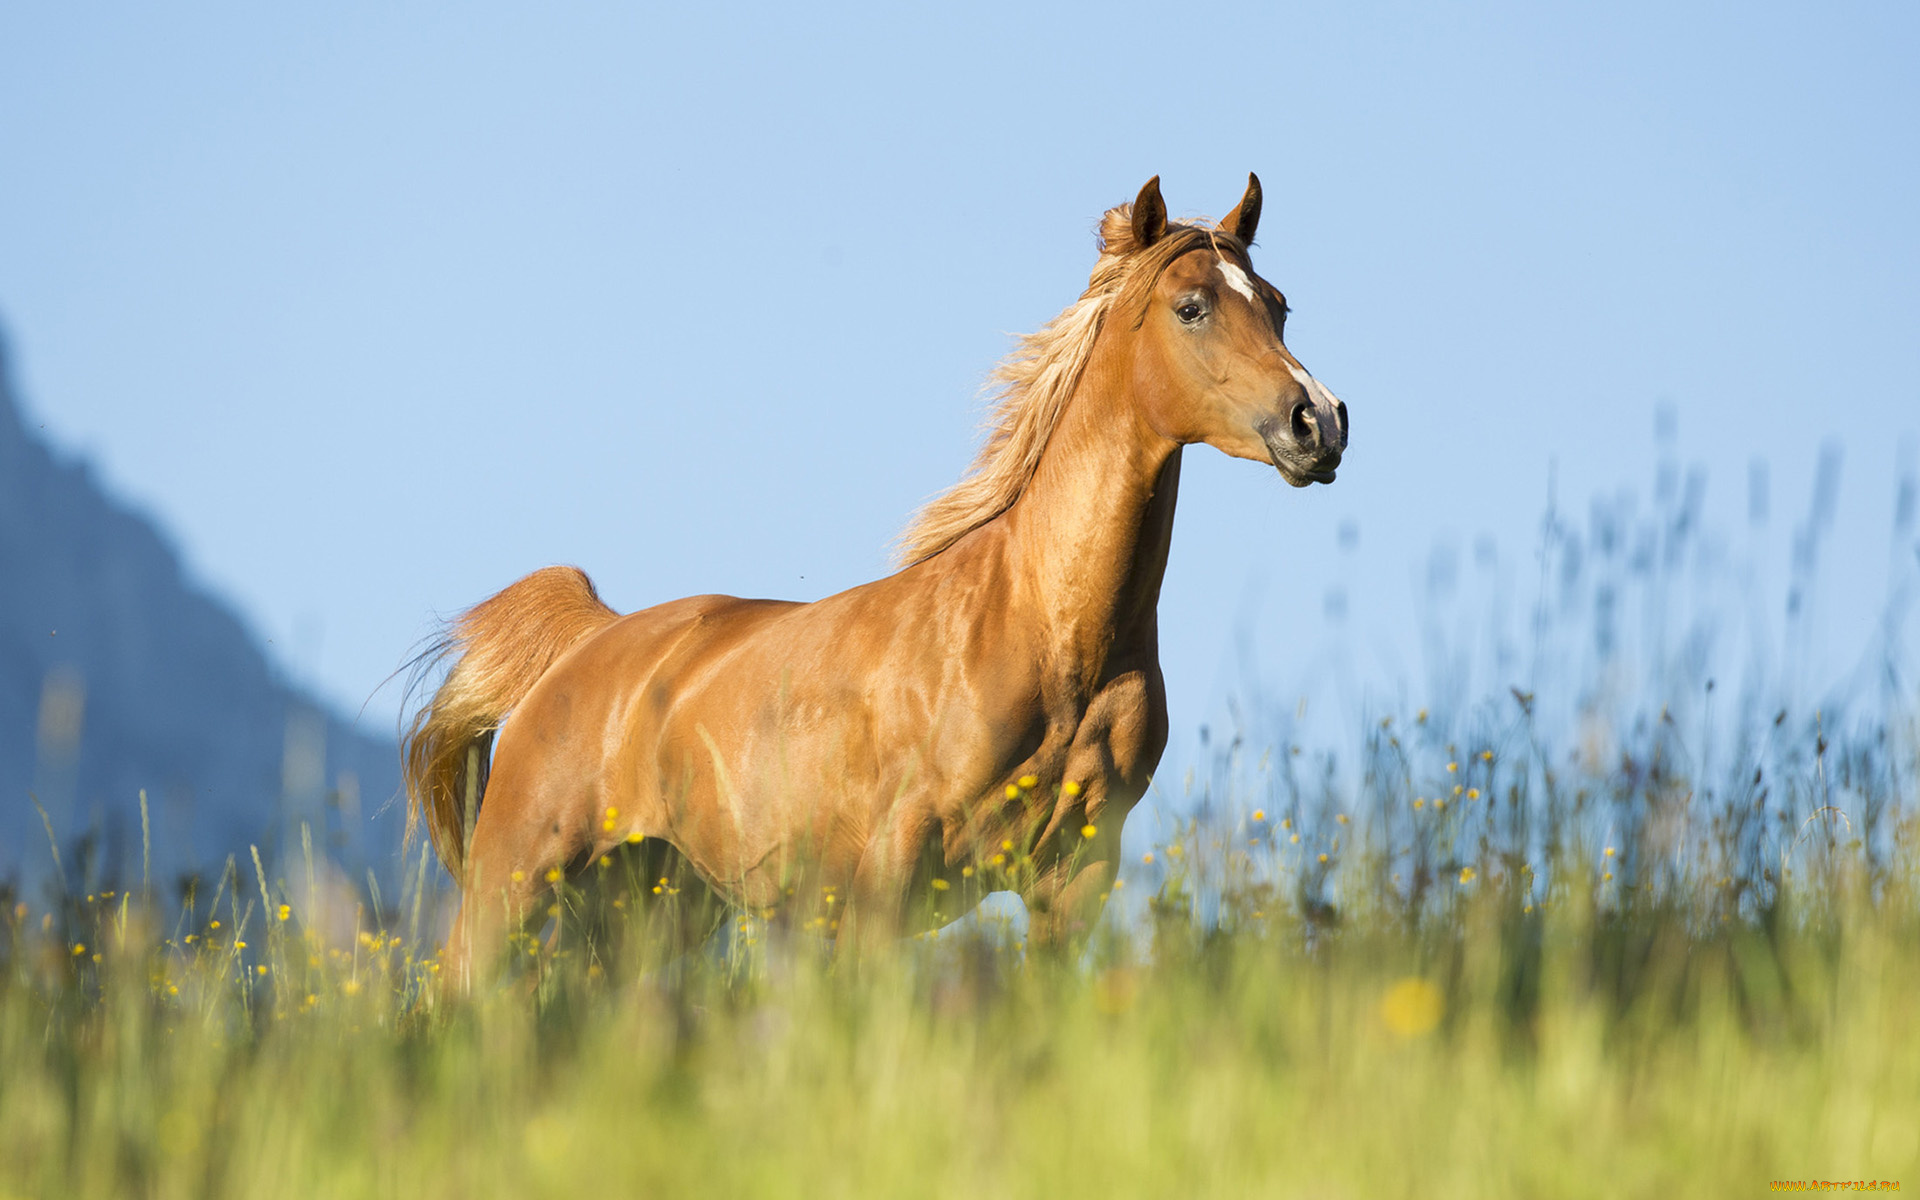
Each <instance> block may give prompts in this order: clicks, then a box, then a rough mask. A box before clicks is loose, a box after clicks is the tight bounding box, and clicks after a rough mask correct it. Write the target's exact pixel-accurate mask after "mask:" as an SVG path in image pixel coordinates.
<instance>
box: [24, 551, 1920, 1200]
mask: <svg viewBox="0 0 1920 1200" xmlns="http://www.w3.org/2000/svg"><path fill="white" fill-rule="evenodd" d="M1671 516H1672V514H1668V517H1669V518H1670V517H1671ZM1662 520H1665V521H1666V526H1665V527H1666V528H1668V529H1669V532H1670V533H1671V531H1672V529H1673V528H1675V525H1674V522H1673V521H1672V520H1670V519H1667V518H1659V517H1658V515H1657V514H1656V519H1655V520H1654V521H1653V522H1652V525H1653V527H1654V528H1655V529H1656V532H1658V530H1659V528H1661V521H1662ZM1556 536H1558V537H1560V538H1561V539H1562V540H1561V541H1560V542H1559V543H1557V544H1556V543H1555V540H1554V539H1555V537H1556ZM1571 536H1572V535H1570V534H1567V533H1566V532H1565V531H1562V533H1561V534H1559V535H1551V534H1550V536H1549V537H1548V539H1547V540H1548V547H1547V549H1546V551H1545V552H1544V560H1545V561H1546V563H1547V566H1548V567H1549V568H1551V570H1547V569H1543V572H1542V573H1543V577H1544V576H1547V575H1553V577H1554V578H1555V579H1556V580H1558V581H1559V582H1557V583H1556V584H1555V585H1554V587H1552V588H1550V589H1548V595H1547V597H1546V598H1545V599H1543V600H1542V607H1541V608H1540V610H1539V612H1538V613H1536V617H1535V620H1534V625H1533V632H1534V634H1535V635H1536V636H1535V641H1536V645H1537V646H1542V647H1546V648H1547V649H1546V650H1545V651H1540V652H1537V653H1536V655H1535V664H1534V668H1533V669H1530V670H1529V671H1528V672H1527V673H1526V675H1525V677H1526V678H1528V679H1529V680H1530V689H1522V688H1520V687H1518V686H1499V685H1495V684H1490V683H1486V684H1480V685H1475V687H1474V688H1469V689H1465V690H1462V689H1455V693H1454V695H1453V697H1452V698H1451V699H1450V700H1449V702H1448V703H1446V704H1444V705H1442V704H1438V703H1436V704H1435V705H1433V706H1432V707H1431V708H1421V707H1417V706H1413V705H1407V706H1404V707H1401V706H1393V707H1390V708H1388V709H1387V710H1385V711H1370V712H1366V713H1360V714H1353V715H1352V717H1351V720H1350V722H1349V725H1348V727H1347V729H1346V730H1345V733H1344V735H1343V736H1344V740H1342V741H1341V742H1340V743H1339V745H1337V746H1331V747H1329V746H1322V747H1317V748H1316V747H1315V746H1312V745H1306V746H1298V745H1293V744H1289V742H1288V740H1287V735H1286V731H1284V730H1281V731H1278V736H1277V737H1276V736H1275V734H1276V731H1275V730H1274V729H1271V728H1269V729H1266V730H1261V729H1253V730H1249V731H1246V733H1245V734H1244V736H1241V737H1236V738H1233V739H1231V740H1230V741H1229V740H1228V739H1225V738H1217V739H1215V742H1216V748H1215V750H1214V751H1213V755H1214V757H1213V759H1212V766H1211V768H1210V769H1203V770H1199V771H1197V772H1195V774H1194V775H1193V776H1192V777H1190V778H1189V780H1188V781H1187V782H1186V783H1185V784H1184V785H1183V786H1182V787H1180V788H1178V789H1170V790H1172V791H1174V792H1175V797H1174V799H1173V800H1171V801H1168V802H1166V803H1165V804H1164V805H1163V809H1164V811H1166V812H1170V813H1173V814H1176V816H1175V817H1174V819H1172V820H1171V821H1170V822H1168V823H1166V824H1165V825H1164V826H1163V829H1164V831H1165V836H1161V837H1158V838H1156V839H1153V841H1152V844H1151V845H1147V844H1145V842H1130V843H1129V845H1130V846H1133V847H1136V848H1135V849H1134V850H1133V852H1132V853H1131V856H1130V861H1129V863H1128V866H1127V869H1126V871H1125V873H1124V874H1123V876H1122V881H1121V885H1120V887H1119V888H1118V889H1116V894H1115V895H1114V896H1113V897H1112V904H1111V905H1110V911H1111V916H1110V917H1109V918H1108V919H1107V920H1106V921H1105V922H1104V923H1103V924H1102V926H1101V927H1100V929H1099V931H1098V933H1097V934H1096V936H1095V937H1094V938H1093V939H1092V942H1091V944H1089V945H1088V946H1087V947H1086V948H1085V950H1084V952H1083V953H1081V954H1078V955H1076V956H1070V957H1064V958H1056V957H1047V956H1042V955H1039V954H1034V953H1029V952H1028V950H1027V948H1026V947H1025V945H1024V944H1023V943H1022V941H1021V928H1020V922H1019V920H1018V917H1017V915H1015V914H1012V913H1011V911H1010V909H1009V908H1008V906H1005V905H999V906H993V905H990V906H989V911H988V912H987V913H986V914H985V915H982V916H979V917H975V918H972V919H969V920H967V921H964V922H961V923H960V924H957V925H954V926H949V927H948V928H947V929H945V930H943V931H941V932H940V933H939V934H937V935H930V936H926V937H921V938H917V939H912V940H909V941H905V942H903V943H901V944H900V945H899V947H898V948H897V950H896V951H895V952H893V953H891V954H885V955H881V956H878V957H873V958H863V959H861V960H859V961H853V960H850V959H836V958H835V957H834V955H833V953H832V950H831V947H830V945H829V944H828V943H827V942H826V941H825V940H824V938H823V937H822V936H821V934H820V933H819V932H818V931H815V930H806V929H788V928H783V927H780V926H778V925H769V924H768V923H766V922H765V921H763V920H761V919H759V918H758V917H757V916H756V915H754V914H736V913H726V914H716V919H717V921H718V923H719V924H720V926H721V928H720V929H719V931H718V932H717V933H716V935H715V937H714V938H713V939H712V940H711V941H710V942H708V943H707V944H705V945H704V946H703V947H701V948H699V949H697V950H696V951H694V952H692V953H682V952H680V950H679V948H678V947H676V946H675V945H674V944H673V943H672V942H671V941H670V940H669V939H668V938H667V937H666V936H665V935H664V934H663V933H662V932H661V927H662V926H664V925H666V924H668V923H669V922H666V921H663V920H662V919H661V918H663V917H670V916H672V915H674V910H675V908H676V906H678V905H679V904H681V903H682V899H681V897H680V896H679V894H678V892H677V890H676V889H675V888H674V887H673V886H672V881H671V880H661V879H657V878H648V877H647V874H646V873H645V872H643V871H642V870H641V869H640V864H641V862H642V861H643V857H642V856H641V855H639V854H633V855H629V856H627V857H619V856H616V857H614V858H610V859H608V860H606V861H605V862H604V864H603V865H602V866H600V867H599V868H598V869H596V870H595V871H593V872H591V874H590V877H589V878H588V879H586V880H585V881H584V885H583V886H582V887H579V888H569V889H567V890H566V892H565V894H564V897H563V905H562V908H561V911H560V912H559V914H558V916H557V918H556V920H555V929H556V933H555V935H554V936H553V937H552V938H551V939H541V938H537V937H532V936H528V937H525V938H523V939H521V941H520V942H519V943H518V944H517V945H516V949H515V953H514V959H515V965H514V967H513V968H512V970H511V971H510V973H509V976H508V978H507V979H505V980H504V981H503V982H502V983H501V984H500V986H498V987H497V988H493V989H489V990H487V991H485V992H484V993H482V994H480V995H478V996H476V997H475V998H473V999H471V1000H469V1001H464V1002H459V1003H449V1002H446V1001H444V1000H443V999H442V998H441V993H440V991H439V988H438V986H437V980H436V975H437V964H436V963H435V962H434V958H433V955H434V948H435V945H436V939H435V934H434V927H435V921H436V916H435V913H436V911H437V908H438V906H439V903H440V900H441V899H443V896H442V894H441V893H440V892H439V891H438V890H437V889H436V888H435V887H434V886H433V884H432V882H431V880H430V879H429V877H428V873H427V871H426V869H425V868H426V863H425V860H424V859H418V860H411V861H414V862H415V867H416V869H415V870H414V871H413V872H411V873H410V875H409V879H408V882H407V885H406V886H405V887H404V888H403V889H402V890H401V894H400V895H399V896H397V897H392V896H389V897H385V898H383V897H381V896H380V895H379V894H378V888H377V886H373V887H367V888H364V889H361V890H359V891H358V892H351V891H343V889H342V888H341V887H339V886H333V887H331V888H330V887H329V886H328V885H326V884H325V882H324V879H323V878H322V877H323V876H325V874H326V868H325V867H324V865H321V866H316V865H315V864H314V863H313V861H312V858H311V855H310V854H306V855H291V856H289V857H288V858H287V859H284V860H282V861H278V862H276V861H273V860H270V859H268V860H263V859H261V858H259V857H258V856H257V855H251V854H250V855H246V856H242V857H238V858H237V859H236V860H235V861H232V862H230V863H229V864H227V868H226V870H224V871H217V872H212V873H210V874H209V876H208V877H207V878H206V879H204V880H202V881H200V882H199V883H198V884H197V885H196V886H195V887H194V888H193V889H191V890H190V891H189V892H187V893H184V894H181V893H178V892H176V891H175V890H174V889H161V888H159V887H156V886H152V885H151V884H150V883H149V882H148V881H144V880H141V879H129V880H126V881H124V882H122V883H119V884H118V885H117V886H116V885H110V883H109V881H106V880H91V881H88V880H83V879H79V878H75V879H72V880H71V886H70V887H69V888H68V889H67V890H65V891H62V892H60V893H59V894H58V895H57V896H54V897H52V898H51V899H50V900H43V899H40V898H39V897H35V896H26V895H21V896H17V897H14V898H12V899H11V900H10V901H9V906H8V909H7V911H6V914H5V922H4V928H3V929H0V1198H6V1200H11V1198H12V1197H15V1196H19V1197H26V1196H36V1197H38V1196H107V1195H115V1196H119V1195H124V1196H139V1197H217V1196H243V1195H244V1196H275V1197H278V1196H362V1195H406V1196H410V1197H474V1196H492V1195H515V1196H556V1197H557V1196H574V1195H583V1194H605V1195H642V1194H649V1195H652V1194H658V1195H669V1196H672V1195H715V1196H796V1195H803V1196H978V1195H990V1196H1002V1195H1004V1196H1036V1197H1038V1196H1045V1197H1065V1196H1080V1195H1087V1196H1099V1195H1115V1194H1119V1195H1145V1196H1212V1195H1220V1196H1238V1195H1262V1196H1267V1195H1271V1196H1296V1195H1297V1196H1317V1197H1328V1196H1332V1197H1339V1196H1351V1197H1365V1196H1401V1195H1423V1196H1424V1195H1433V1196H1462V1197H1503V1196H1526V1197H1538V1196H1569V1197H1578V1196H1618V1195H1630V1196H1645V1195H1668V1194H1684V1195H1708V1196H1722V1195H1724V1196H1736V1195H1754V1194H1758V1193H1761V1192H1766V1191H1771V1190H1783V1188H1784V1189H1785V1190H1820V1189H1821V1188H1822V1187H1823V1186H1824V1185H1826V1184H1833V1183H1840V1184H1845V1185H1847V1186H1849V1187H1859V1186H1862V1185H1871V1186H1872V1187H1873V1188H1875V1189H1877V1190H1899V1189H1900V1187H1901V1185H1903V1184H1905V1185H1909V1186H1920V1003H1916V997H1920V894H1917V892H1916V882H1917V881H1920V872H1917V870H1916V869H1917V868H1920V722H1917V721H1916V717H1915V694H1914V690H1913V683H1912V681H1911V679H1910V678H1909V676H1908V675H1906V674H1905V673H1904V670H1903V663H1904V659H1903V657H1902V655H1901V653H1900V651H1899V649H1898V647H1897V646H1894V645H1891V644H1881V645H1878V646H1876V648H1875V649H1874V650H1873V651H1872V654H1873V656H1874V657H1873V658H1872V661H1871V662H1870V663H1869V664H1867V666H1868V669H1866V670H1864V671H1863V672H1861V673H1859V676H1858V678H1859V679H1860V680H1863V681H1864V682H1859V683H1857V684H1855V685H1852V686H1851V690H1849V691H1847V692H1846V693H1845V694H1843V695H1839V696H1837V697H1836V696H1835V695H1833V694H1831V693H1829V694H1826V695H1823V696H1822V697H1821V698H1820V700H1819V702H1818V703H1814V702H1812V701H1808V700H1806V699H1805V698H1803V697H1797V696H1795V695H1793V694H1792V685H1791V683H1790V682H1782V675H1783V674H1784V673H1783V672H1781V671H1777V670H1769V669H1765V668H1764V667H1751V668H1750V669H1747V670H1744V671H1743V672H1741V673H1739V674H1738V675H1737V676H1727V677H1725V678H1726V679H1727V680H1728V682H1725V683H1721V682H1716V678H1715V677H1714V675H1713V674H1712V672H1711V667H1712V665H1713V663H1714V662H1715V661H1716V659H1715V657H1714V655H1712V654H1709V653H1703V652H1701V650H1700V643H1699V640H1698V639H1697V638H1693V637H1691V636H1689V630H1690V629H1693V628H1695V627H1696V626H1697V627H1698V628H1709V629H1710V628H1713V627H1714V626H1713V622H1715V621H1717V620H1718V619H1719V618H1718V617H1717V616H1715V615H1714V614H1712V613H1704V614H1696V615H1695V617H1690V618H1688V621H1692V622H1694V624H1692V625H1690V624H1688V621H1681V622H1677V623H1670V622H1668V620H1667V617H1666V616H1665V615H1663V614H1668V613H1670V612H1671V611H1672V606H1671V605H1652V604H1648V603H1643V602H1644V601H1646V600H1647V598H1648V597H1656V596H1659V595H1662V594H1666V593H1667V592H1671V591H1673V590H1674V588H1673V586H1672V585H1673V579H1674V577H1675V572H1676V571H1678V568H1677V567H1676V568H1675V569H1674V570H1672V571H1666V572H1664V573H1663V570H1662V569H1661V568H1660V567H1659V566H1658V562H1659V561H1662V560H1661V559H1660V557H1659V555H1656V556H1655V559H1654V564H1653V565H1652V566H1650V567H1647V568H1646V569H1644V570H1642V569H1640V568H1639V567H1635V566H1633V565H1632V554H1631V545H1632V544H1633V541H1634V539H1633V538H1631V537H1628V538H1624V539H1622V540H1621V543H1620V544H1621V545H1622V546H1623V547H1627V548H1626V549H1622V550H1620V551H1619V557H1618V562H1617V563H1616V564H1615V565H1614V566H1609V563H1610V562H1612V561H1613V560H1612V559H1610V558H1609V555H1611V554H1613V553H1614V552H1613V551H1612V550H1609V549H1606V548H1605V547H1606V546H1607V545H1608V543H1607V540H1606V539H1604V538H1600V537H1597V536H1593V534H1592V531H1589V532H1588V533H1586V534H1583V535H1581V540H1580V545H1581V546H1583V547H1584V550H1583V551H1582V552H1580V553H1574V552H1573V550H1572V547H1573V543H1572V542H1570V541H1567V540H1566V539H1567V538H1569V537H1571ZM1673 536H1675V537H1679V538H1681V539H1682V540H1684V539H1686V538H1688V537H1691V536H1694V535H1692V534H1689V533H1687V532H1686V530H1685V529H1680V531H1679V532H1678V533H1676V534H1673ZM1659 544H1664V543H1659ZM1683 549H1684V547H1683ZM1689 553H1690V552H1688V553H1681V554H1678V555H1676V556H1674V557H1672V559H1671V561H1672V562H1673V563H1683V562H1685V561H1690V559H1689ZM1569 562H1573V563H1574V564H1575V565H1574V566H1573V567H1571V568H1569V567H1568V565H1567V564H1568V563H1569ZM1809 569H1811V568H1809ZM1569 581H1571V582H1569ZM1602 595H1607V596H1611V597H1614V599H1611V600H1609V601H1608V602H1607V603H1606V604H1605V605H1598V606H1596V603H1595V599H1596V597H1599V596H1602ZM1553 596H1558V597H1561V599H1560V600H1552V597H1553ZM1550 600H1551V603H1549V601H1550ZM1622 611H1625V612H1631V613H1636V614H1639V615H1638V616H1636V617H1635V618H1634V620H1633V621H1631V622H1627V623H1626V625H1624V626H1619V627H1614V626H1612V625H1609V626H1608V627H1607V628H1606V629H1605V630H1604V631H1603V635H1602V633H1597V632H1596V622H1598V621H1601V620H1602V619H1603V618H1604V620H1606V621H1608V622H1613V621H1615V620H1616V617H1615V616H1614V615H1605V614H1617V613H1619V612H1622ZM1889 627H1890V628H1895V627H1897V626H1896V625H1890V626H1889ZM1553 647H1559V650H1558V651H1557V652H1556V651H1554V650H1553ZM1789 649H1790V648H1789ZM1786 657H1788V658H1790V657H1791V655H1790V654H1789V655H1787V656H1786ZM1542 663H1544V664H1545V668H1544V669H1541V667H1540V664H1542ZM1623 663H1626V664H1628V665H1631V666H1632V667H1633V668H1634V670H1632V671H1631V672H1627V673H1625V674H1624V675H1623V673H1622V670H1621V667H1622V664H1623ZM1492 677H1493V674H1492V673H1489V678H1492ZM1621 678H1630V679H1631V680H1632V685H1631V686H1621V685H1619V683H1618V681H1619V680H1620V679H1621ZM1607 681H1613V682H1612V683H1607ZM1603 684H1605V686H1603ZM1728 695H1732V696H1734V697H1735V698H1734V699H1732V700H1724V701H1722V700H1720V698H1721V697H1725V696H1728ZM1263 737H1265V739H1266V743H1267V744H1263ZM1135 819H1136V820H1140V819H1142V818H1141V817H1136V818H1135ZM1021 869H1022V864H1021V863H1020V862H1019V861H1018V860H1017V859H1015V860H1013V861H1004V860H1003V861H998V862H995V861H988V862H983V863H980V864H977V869H975V870H973V871H972V872H971V873H970V874H966V875H964V876H963V877H959V878H956V879H955V880H954V881H953V886H952V893H953V900H954V902H955V903H959V902H961V901H966V900H971V899H972V898H973V896H974V895H975V894H979V893H985V892H991V891H994V890H996V884H997V882H999V881H1001V880H1002V879H1003V877H1004V876H1007V875H1017V873H1018V872H1019V871H1020V870H1021ZM343 896H344V897H345V898H344V899H343Z"/></svg>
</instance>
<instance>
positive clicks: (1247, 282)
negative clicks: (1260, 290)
mask: <svg viewBox="0 0 1920 1200" xmlns="http://www.w3.org/2000/svg"><path fill="white" fill-rule="evenodd" d="M1220 274H1221V275H1222V276H1224V277H1225V278H1226V281H1227V286H1228V287H1230V288H1232V289H1233V290H1234V291H1236V292H1239V293H1240V294H1241V295H1242V296H1245V297H1246V298H1247V303H1248V304H1253V303H1255V302H1256V301H1257V299H1258V298H1257V297H1256V296H1255V295H1254V293H1253V280H1251V279H1248V278H1247V273H1246V272H1245V271H1242V270H1241V269H1240V268H1239V267H1237V266H1235V265H1234V264H1233V263H1230V262H1228V261H1227V260H1226V259H1224V258H1223V259H1221V260H1220Z"/></svg>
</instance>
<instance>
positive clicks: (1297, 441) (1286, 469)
mask: <svg viewBox="0 0 1920 1200" xmlns="http://www.w3.org/2000/svg"><path fill="white" fill-rule="evenodd" d="M1254 430H1255V432H1257V433H1258V434H1259V435H1260V440H1261V441H1262V442H1264V443H1266V447H1267V455H1268V456H1269V457H1270V458H1272V459H1273V465H1274V467H1275V468H1276V469H1277V470H1278V471H1279V472H1280V478H1282V479H1284V480H1286V481H1287V482H1288V483H1290V484H1292V485H1293V486H1294V487H1306V486H1307V485H1308V484H1313V483H1332V482H1333V479H1334V469H1335V468H1336V467H1338V466H1339V465H1340V456H1341V455H1342V454H1344V453H1345V452H1346V449H1347V406H1346V404H1345V403H1344V402H1342V401H1339V400H1335V401H1334V402H1333V403H1332V404H1316V403H1314V402H1313V401H1312V400H1308V399H1306V398H1305V397H1301V398H1300V399H1297V400H1294V401H1293V402H1292V403H1291V404H1290V405H1288V407H1287V411H1286V413H1285V414H1284V415H1282V414H1278V413H1276V414H1275V415H1273V416H1270V417H1267V418H1265V419H1263V420H1261V421H1260V422H1259V423H1257V424H1256V425H1255V426H1254Z"/></svg>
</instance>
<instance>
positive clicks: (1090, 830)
mask: <svg viewBox="0 0 1920 1200" xmlns="http://www.w3.org/2000/svg"><path fill="white" fill-rule="evenodd" d="M1099 832H1100V830H1099V829H1098V828H1097V827H1095V826H1093V825H1082V826H1081V827H1080V836H1081V837H1083V838H1089V839H1091V838H1092V837H1093V835H1094V834H1096V833H1099Z"/></svg>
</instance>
